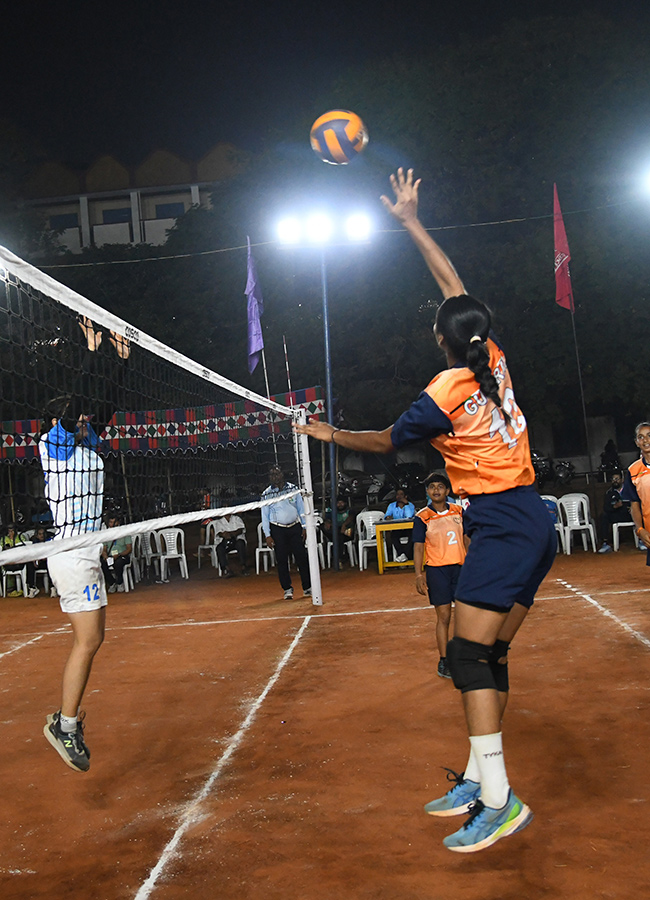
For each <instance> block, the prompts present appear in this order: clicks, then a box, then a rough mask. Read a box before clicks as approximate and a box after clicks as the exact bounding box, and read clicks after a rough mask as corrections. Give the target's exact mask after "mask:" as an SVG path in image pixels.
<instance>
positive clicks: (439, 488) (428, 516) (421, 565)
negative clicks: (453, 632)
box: [413, 473, 465, 678]
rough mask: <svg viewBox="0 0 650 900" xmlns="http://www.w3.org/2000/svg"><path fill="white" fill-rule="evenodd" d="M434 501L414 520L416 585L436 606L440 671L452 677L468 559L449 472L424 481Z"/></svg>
mask: <svg viewBox="0 0 650 900" xmlns="http://www.w3.org/2000/svg"><path fill="white" fill-rule="evenodd" d="M424 483H425V486H426V489H427V496H428V497H429V500H430V501H431V502H430V503H429V505H428V506H425V507H424V509H421V510H420V511H419V513H417V514H416V516H415V519H414V520H413V563H414V565H415V589H416V590H417V592H418V594H422V596H424V597H426V596H427V594H428V596H429V603H430V604H431V605H432V606H435V608H436V643H437V644H438V653H439V654H440V661H439V663H438V675H439V676H440V677H441V678H451V672H450V671H449V663H448V662H447V644H448V643H449V623H450V621H451V604H452V601H453V599H454V597H455V596H456V586H457V585H458V576H459V575H460V567H461V566H462V564H463V562H464V561H465V536H464V534H463V508H462V507H461V506H459V505H458V504H456V503H448V502H447V498H448V497H449V490H450V487H451V485H450V484H449V479H448V478H447V476H446V475H440V474H436V473H434V474H433V475H429V477H428V478H427V480H426V481H425V482H424Z"/></svg>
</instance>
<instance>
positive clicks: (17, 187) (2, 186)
mask: <svg viewBox="0 0 650 900" xmlns="http://www.w3.org/2000/svg"><path fill="white" fill-rule="evenodd" d="M42 158H43V154H42V151H41V150H39V148H38V147H37V145H36V144H35V142H34V141H33V140H32V139H31V138H30V137H29V136H28V135H27V134H25V133H24V132H23V131H21V129H19V128H17V127H16V126H15V125H13V124H12V123H11V122H9V121H7V120H6V119H0V244H1V245H2V246H4V247H10V248H11V249H12V250H13V251H14V252H15V253H19V254H22V255H25V256H26V255H30V254H34V253H43V252H47V251H49V252H51V251H52V250H53V247H54V242H53V237H52V235H51V234H49V233H48V232H47V231H46V229H45V222H44V221H43V219H42V217H41V216H39V215H38V213H36V212H34V211H33V210H31V209H30V208H29V207H28V206H25V205H24V203H23V202H22V201H21V187H22V183H23V181H24V179H25V177H26V175H27V174H28V173H29V171H30V170H31V169H32V168H33V167H34V166H35V165H36V164H37V163H38V162H40V161H41V160H42Z"/></svg>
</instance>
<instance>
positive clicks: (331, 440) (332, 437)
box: [293, 419, 395, 453]
mask: <svg viewBox="0 0 650 900" xmlns="http://www.w3.org/2000/svg"><path fill="white" fill-rule="evenodd" d="M293 427H294V429H295V430H296V431H297V432H298V434H307V435H309V437H313V438H316V440H317V441H323V442H324V443H326V444H338V445H339V447H345V448H347V449H348V450H360V451H362V452H365V453H390V452H391V451H393V450H394V449H395V448H394V447H393V442H392V441H391V439H390V435H391V432H392V430H393V426H392V425H391V426H390V427H389V428H384V430H383V431H343V430H342V429H341V428H334V426H333V425H328V424H327V422H319V421H318V420H317V419H312V420H311V421H310V422H309V423H308V424H307V425H294V426H293Z"/></svg>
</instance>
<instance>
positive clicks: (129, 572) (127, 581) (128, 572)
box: [122, 553, 135, 594]
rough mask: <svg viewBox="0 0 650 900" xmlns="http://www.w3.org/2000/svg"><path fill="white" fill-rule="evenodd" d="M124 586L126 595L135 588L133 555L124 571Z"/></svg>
mask: <svg viewBox="0 0 650 900" xmlns="http://www.w3.org/2000/svg"><path fill="white" fill-rule="evenodd" d="M122 584H123V585H124V593H125V594H128V593H129V591H132V590H134V588H135V581H134V578H133V553H131V559H130V560H129V561H128V563H127V564H126V565H125V566H124V568H123V569H122Z"/></svg>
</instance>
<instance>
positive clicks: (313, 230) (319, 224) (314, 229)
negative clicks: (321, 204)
mask: <svg viewBox="0 0 650 900" xmlns="http://www.w3.org/2000/svg"><path fill="white" fill-rule="evenodd" d="M305 231H306V234H307V240H308V241H309V242H310V243H312V244H326V243H327V242H328V241H329V239H330V238H331V236H332V222H331V221H330V219H329V217H328V216H326V215H325V214H324V213H314V214H312V215H311V216H309V218H308V219H307V222H306V226H305Z"/></svg>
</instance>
